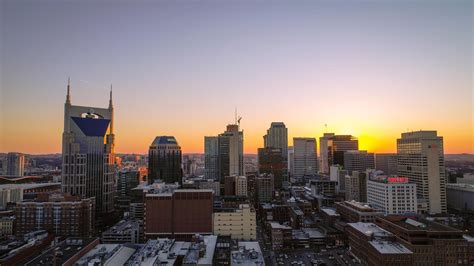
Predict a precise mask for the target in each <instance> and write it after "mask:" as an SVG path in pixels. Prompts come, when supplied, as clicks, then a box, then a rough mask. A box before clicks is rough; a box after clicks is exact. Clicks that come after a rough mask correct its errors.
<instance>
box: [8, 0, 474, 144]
mask: <svg viewBox="0 0 474 266" xmlns="http://www.w3.org/2000/svg"><path fill="white" fill-rule="evenodd" d="M0 5H1V13H0V14H1V42H0V45H1V65H0V67H1V70H0V73H1V91H0V100H1V101H0V105H1V106H0V108H1V110H0V126H1V128H0V152H7V151H19V152H25V153H52V152H60V151H61V134H62V130H63V110H64V109H63V108H64V105H63V104H64V100H65V93H66V83H67V78H68V76H70V77H71V81H72V103H73V104H76V105H91V106H98V107H100V106H102V107H106V106H107V104H108V87H109V84H110V83H113V84H114V104H115V110H116V111H115V120H116V122H115V130H116V143H117V144H116V151H117V152H139V153H145V152H147V149H148V145H149V144H150V143H151V142H152V141H153V139H154V137H155V136H157V135H174V136H176V138H177V140H178V142H179V143H180V145H181V147H182V148H183V150H184V152H202V151H203V149H204V148H203V142H204V141H203V140H204V136H205V135H217V134H218V133H221V132H222V131H223V130H224V129H225V126H226V124H228V123H231V122H233V120H234V108H235V107H237V108H238V112H239V114H240V115H241V116H242V117H243V119H242V123H241V125H242V128H243V129H244V138H245V139H244V147H245V148H244V149H245V152H247V153H256V149H257V148H258V147H261V146H262V145H263V139H262V136H263V135H264V134H265V133H266V129H267V128H268V127H269V126H270V123H271V122H272V121H283V122H285V124H286V125H287V127H288V128H289V136H290V138H291V137H294V136H295V137H318V138H319V137H320V136H321V135H322V133H323V132H324V131H325V129H324V124H328V129H329V131H332V132H335V133H338V134H353V135H355V136H358V137H359V139H360V146H361V148H362V149H368V150H369V151H374V152H393V151H395V150H396V138H397V137H399V136H400V133H402V132H404V131H407V130H419V129H426V130H428V129H430V130H431V129H433V130H438V134H439V135H441V136H443V137H444V143H445V152H446V153H461V152H468V153H474V146H473V145H474V144H473V139H474V133H473V132H474V118H473V102H474V96H473V60H474V59H473V24H474V22H473V2H472V1H469V0H466V1H456V0H455V1H448V0H446V1H388V0H381V1H349V0H348V1H337V0H336V1H300V0H296V1H290V0H287V1H217V0H216V1H180V0H178V1H131V0H130V1H119V2H117V1H44V0H34V1H33V0H32V1H22V0H15V1H14V0H6V1H5V0H3V1H0ZM291 142H292V141H290V144H291Z"/></svg>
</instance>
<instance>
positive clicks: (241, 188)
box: [235, 176, 248, 197]
mask: <svg viewBox="0 0 474 266" xmlns="http://www.w3.org/2000/svg"><path fill="white" fill-rule="evenodd" d="M235 195H236V196H244V197H247V196H248V193H247V177H245V176H236V177H235Z"/></svg>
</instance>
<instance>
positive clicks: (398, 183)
mask: <svg viewBox="0 0 474 266" xmlns="http://www.w3.org/2000/svg"><path fill="white" fill-rule="evenodd" d="M367 203H369V204H370V205H371V206H372V207H374V208H375V209H377V210H380V211H383V212H384V213H385V215H389V214H416V213H417V201H416V184H413V183H408V178H406V177H387V176H375V177H371V178H369V180H368V181H367Z"/></svg>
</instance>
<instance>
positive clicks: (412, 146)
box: [397, 131, 447, 214]
mask: <svg viewBox="0 0 474 266" xmlns="http://www.w3.org/2000/svg"><path fill="white" fill-rule="evenodd" d="M397 159H398V175H399V176H403V177H408V181H409V182H410V183H415V184H416V191H417V197H418V198H419V199H422V200H425V201H426V202H427V204H428V211H429V213H431V214H436V213H446V211H447V203H446V169H445V166H444V149H443V137H439V136H437V133H436V131H417V132H408V133H402V137H401V138H400V139H397Z"/></svg>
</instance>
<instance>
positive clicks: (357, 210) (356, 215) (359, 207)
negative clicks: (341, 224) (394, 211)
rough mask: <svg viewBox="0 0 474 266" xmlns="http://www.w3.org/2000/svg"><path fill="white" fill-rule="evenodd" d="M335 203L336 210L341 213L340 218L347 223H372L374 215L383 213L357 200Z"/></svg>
mask: <svg viewBox="0 0 474 266" xmlns="http://www.w3.org/2000/svg"><path fill="white" fill-rule="evenodd" d="M335 205H336V211H337V212H338V213H339V214H340V215H341V219H342V220H344V221H346V222H349V223H356V222H365V223H372V222H374V221H375V218H376V217H378V216H382V215H384V213H383V212H380V211H377V210H375V209H373V208H372V207H370V206H369V205H367V204H363V203H360V202H357V201H343V202H337V203H336V204H335Z"/></svg>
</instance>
